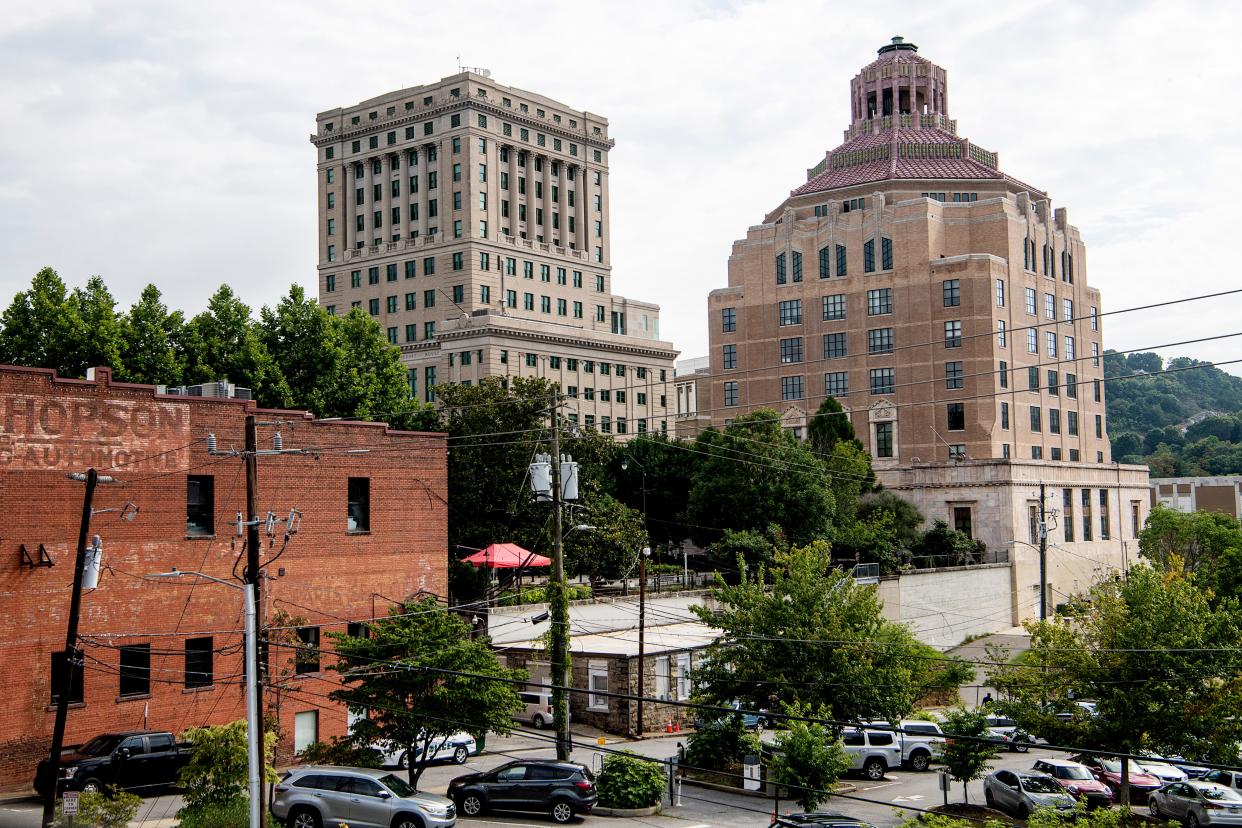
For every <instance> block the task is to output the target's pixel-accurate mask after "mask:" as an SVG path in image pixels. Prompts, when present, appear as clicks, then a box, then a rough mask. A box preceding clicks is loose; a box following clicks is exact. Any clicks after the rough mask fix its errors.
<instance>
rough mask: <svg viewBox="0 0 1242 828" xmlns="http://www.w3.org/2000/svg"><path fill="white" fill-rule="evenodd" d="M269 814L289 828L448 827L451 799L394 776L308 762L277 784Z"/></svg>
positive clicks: (452, 821)
mask: <svg viewBox="0 0 1242 828" xmlns="http://www.w3.org/2000/svg"><path fill="white" fill-rule="evenodd" d="M272 814H273V815H275V817H276V818H277V819H279V820H280V821H281V822H283V823H285V825H287V826H288V828H325V826H327V828H336V826H338V825H341V824H346V825H349V826H350V827H351V828H453V826H454V825H456V824H457V807H456V806H455V805H454V804H453V801H452V800H451V799H446V798H445V797H443V796H437V795H436V794H429V793H422V792H421V791H416V790H414V789H413V788H411V787H410V785H409V783H408V782H406V781H405V780H404V779H402V778H401V777H399V776H397V775H396V774H393V773H390V772H389V771H385V770H370V769H367V768H339V767H333V766H327V765H320V766H316V765H308V766H306V767H301V768H297V769H296V770H293V771H290V772H289V773H287V774H285V776H284V777H283V778H282V779H281V780H280V782H279V783H278V784H277V785H276V795H275V796H274V797H272Z"/></svg>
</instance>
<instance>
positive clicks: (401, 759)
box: [397, 750, 410, 770]
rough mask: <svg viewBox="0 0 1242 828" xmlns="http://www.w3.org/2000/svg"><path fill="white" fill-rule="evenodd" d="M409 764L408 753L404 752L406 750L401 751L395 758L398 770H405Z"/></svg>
mask: <svg viewBox="0 0 1242 828" xmlns="http://www.w3.org/2000/svg"><path fill="white" fill-rule="evenodd" d="M409 763H410V753H409V751H406V750H403V751H401V755H400V756H398V757H397V767H398V768H400V769H401V770H405V769H406V767H407V766H408V765H409Z"/></svg>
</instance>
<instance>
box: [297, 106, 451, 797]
mask: <svg viewBox="0 0 1242 828" xmlns="http://www.w3.org/2000/svg"><path fill="white" fill-rule="evenodd" d="M427 126H431V124H427ZM318 741H319V711H318V710H302V711H298V712H296V713H294V714H293V752H294V754H299V753H301V752H302V751H304V750H306V749H307V748H308V747H310V746H311V745H313V744H315V743H316V742H318ZM329 778H330V777H329Z"/></svg>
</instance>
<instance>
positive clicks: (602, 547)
mask: <svg viewBox="0 0 1242 828" xmlns="http://www.w3.org/2000/svg"><path fill="white" fill-rule="evenodd" d="M577 515H578V516H579V517H580V518H581V519H582V522H583V523H584V524H586V525H588V526H593V527H594V528H593V529H590V530H583V531H581V532H572V533H570V534H568V535H566V536H565V569H566V571H567V572H568V573H571V574H573V575H578V576H585V577H587V578H589V579H590V581H591V583H592V584H593V585H598V584H599V583H601V582H603V581H615V580H618V579H620V578H625V577H629V576H631V575H633V574H635V573H636V572H637V568H638V557H639V554H640V552H641V550H642V548H643V547H644V546H646V545H647V533H646V532H644V531H643V518H642V515H641V514H639V513H638V512H637V511H635V510H633V509H631V508H630V507H628V506H626V505H625V504H624V503H621V502H620V501H618V500H615V499H613V498H612V497H609V496H608V495H606V494H599V495H594V496H593V497H591V498H590V501H589V502H588V503H587V504H586V508H585V509H584V510H582V511H580V512H578V513H577ZM575 519H577V518H575Z"/></svg>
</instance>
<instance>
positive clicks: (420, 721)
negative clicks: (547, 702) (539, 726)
mask: <svg viewBox="0 0 1242 828" xmlns="http://www.w3.org/2000/svg"><path fill="white" fill-rule="evenodd" d="M367 633H368V634H367V636H366V637H356V636H350V635H346V634H343V633H329V636H330V637H331V638H332V639H333V640H334V641H335V644H336V656H337V661H336V663H335V664H334V665H333V668H332V669H334V670H337V671H338V672H339V673H340V674H341V681H342V683H343V684H344V685H346V686H345V687H343V688H341V689H340V690H334V691H332V693H331V697H332V699H333V700H335V701H338V702H341V703H343V704H345V705H346V706H348V708H349V709H350V710H351V711H353V712H355V713H366V714H367V717H366V718H365V719H362V720H360V721H358V722H357V723H356V724H355V725H354V730H353V733H352V736H351V739H352V740H353V742H354V743H355V744H357V745H360V746H362V745H371V744H374V743H377V742H378V743H387V744H389V745H392V746H395V747H399V748H401V749H402V750H404V751H405V752H406V754H407V757H408V759H409V763H408V768H409V780H410V784H411V785H413V786H415V787H417V786H418V779H419V777H420V776H421V775H422V773H423V770H424V769H425V767H426V756H427V755H428V752H429V750H428V749H429V748H430V746H431V744H432V743H433V742H435V741H438V740H440V739H443V738H444V737H447V736H451V735H453V734H454V733H458V732H462V731H464V732H466V733H469V734H470V735H472V736H474V737H475V738H476V739H481V738H483V737H484V736H486V735H487V733H488V732H489V731H491V732H496V733H501V734H505V733H508V732H509V731H510V729H511V727H512V720H511V719H510V717H511V716H512V715H513V713H514V711H516V710H517V709H518V708H520V707H521V706H522V704H521V701H520V700H519V699H518V696H517V691H516V688H515V686H514V682H516V681H521V680H524V679H525V678H526V673H525V672H524V671H522V670H509V669H506V668H504V667H502V666H500V663H499V662H498V661H497V659H496V654H495V653H494V652H493V651H492V649H491V646H490V642H489V640H488V639H486V638H471V636H470V628H469V626H468V625H467V624H466V623H465V622H464V621H462V620H461V618H460V617H459V616H458V615H457V614H456V613H452V612H449V611H448V610H446V609H444V608H443V607H440V606H439V605H437V603H436V602H435V600H434V599H431V598H427V599H423V600H420V601H412V602H409V603H407V604H405V605H404V606H403V607H398V608H394V609H392V610H390V613H389V616H388V617H387V618H383V619H380V620H378V621H376V622H374V623H371V624H368V625H367ZM459 673H466V674H470V675H458V674H459Z"/></svg>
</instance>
